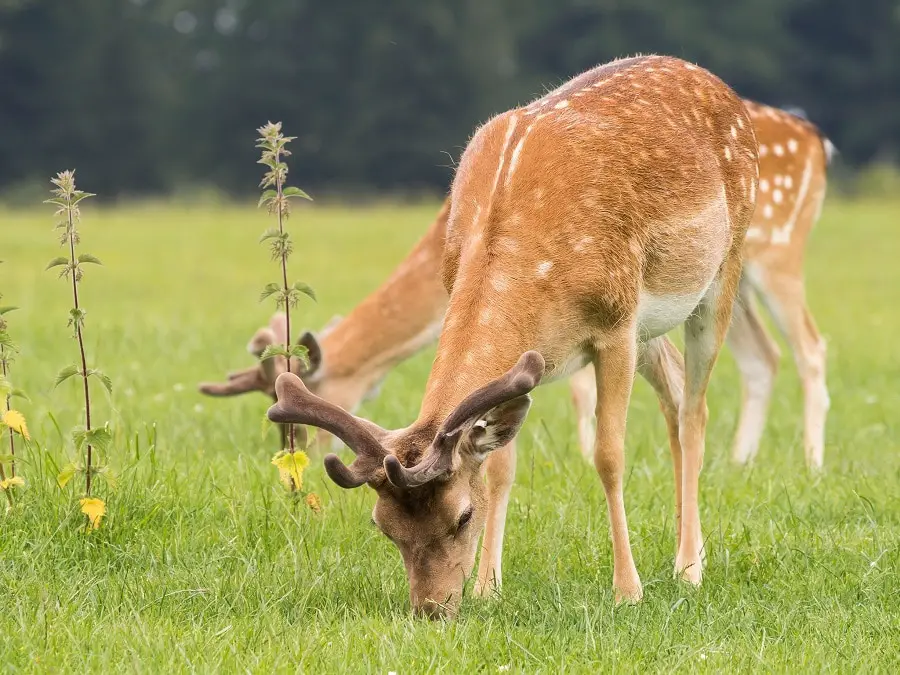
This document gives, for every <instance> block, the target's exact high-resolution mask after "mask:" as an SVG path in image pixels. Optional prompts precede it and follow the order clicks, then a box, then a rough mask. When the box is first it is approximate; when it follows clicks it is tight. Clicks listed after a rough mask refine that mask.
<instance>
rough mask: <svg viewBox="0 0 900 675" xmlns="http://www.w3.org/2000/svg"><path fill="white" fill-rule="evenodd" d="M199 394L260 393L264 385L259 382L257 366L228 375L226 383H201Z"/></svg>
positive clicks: (232, 394)
mask: <svg viewBox="0 0 900 675" xmlns="http://www.w3.org/2000/svg"><path fill="white" fill-rule="evenodd" d="M199 388H200V392H201V393H203V394H206V395H207V396H237V395H238V394H246V393H247V392H250V391H262V390H263V389H264V383H263V382H261V381H260V371H259V367H258V366H254V367H253V368H246V369H244V370H239V371H237V372H234V373H228V381H227V382H203V383H201V384H200V387H199Z"/></svg>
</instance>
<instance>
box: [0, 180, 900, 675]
mask: <svg viewBox="0 0 900 675" xmlns="http://www.w3.org/2000/svg"><path fill="white" fill-rule="evenodd" d="M85 187H88V188H89V186H85ZM437 208H438V204H437V203H427V204H422V205H417V206H404V207H398V206H391V205H376V206H371V207H368V208H365V209H363V208H355V209H354V208H340V207H337V206H318V205H314V206H312V207H310V208H298V209H297V210H296V212H295V214H294V216H293V217H292V219H291V221H290V223H289V225H290V228H291V230H292V232H293V233H294V237H295V241H297V242H298V245H297V251H296V252H295V254H294V256H293V258H292V261H291V276H292V278H294V279H302V280H304V281H306V282H308V283H310V284H311V285H312V286H313V287H315V288H316V290H317V291H318V296H319V299H318V303H313V302H311V301H306V300H304V301H303V302H302V303H301V307H300V309H299V310H298V311H297V315H296V316H297V318H295V321H294V323H295V325H296V326H298V327H299V328H303V327H307V328H313V329H318V328H320V327H321V326H323V325H324V324H325V323H326V322H327V321H328V320H329V319H330V318H331V317H332V315H334V314H336V313H346V312H347V311H348V310H349V309H350V308H351V307H352V306H353V305H354V304H355V303H356V302H357V301H358V300H360V299H362V298H363V297H364V296H365V294H367V293H368V292H369V291H371V290H372V289H374V288H375V287H376V286H377V285H378V284H379V283H380V282H381V281H382V280H383V279H384V278H385V276H386V275H387V274H388V273H389V272H390V271H391V270H392V269H393V267H394V266H395V265H396V264H397V263H398V262H399V261H400V260H401V259H402V258H403V257H404V256H405V254H406V252H407V251H408V250H409V248H410V247H411V246H412V244H413V242H414V241H415V240H416V239H417V238H418V237H419V236H420V235H421V234H422V233H423V232H424V231H425V228H426V227H427V226H428V225H429V223H430V222H431V221H432V219H433V218H434V215H435V214H436V212H437ZM898 214H900V203H897V202H844V201H839V200H831V201H829V202H828V203H827V204H826V206H825V209H824V212H823V216H822V219H821V221H820V222H819V225H818V227H817V229H816V231H815V233H814V235H813V240H812V243H811V245H810V250H809V255H808V263H807V270H808V292H809V297H810V305H811V307H812V309H813V312H814V313H815V316H816V319H817V322H818V324H819V326H820V328H821V330H822V332H823V334H824V335H825V336H826V338H827V340H828V345H829V352H828V366H829V372H828V380H829V386H830V392H831V399H832V407H831V413H830V417H829V420H828V427H827V445H826V453H825V466H826V470H825V472H824V473H822V474H820V475H810V474H809V473H807V471H806V470H805V467H804V462H803V450H802V443H801V425H800V419H799V414H800V411H801V408H802V403H801V397H800V389H799V385H798V382H797V378H796V375H795V373H794V369H793V364H792V362H791V357H790V354H789V353H788V352H787V349H786V347H783V349H782V351H783V356H782V362H781V371H780V373H779V377H778V382H777V386H776V392H775V396H774V400H773V404H772V411H771V416H770V422H769V426H768V428H767V431H766V434H765V437H764V440H763V445H762V449H761V451H760V455H759V457H758V459H757V461H756V464H755V465H754V466H753V467H752V468H749V469H738V468H736V467H735V466H733V465H732V464H731V462H730V442H731V435H732V433H733V431H734V428H735V426H736V415H737V411H738V402H739V398H740V388H739V384H738V379H737V373H736V370H735V368H734V364H733V361H732V359H731V356H730V355H729V354H728V353H727V352H726V353H725V354H724V355H723V357H722V358H721V360H720V362H719V364H718V366H717V368H716V371H715V374H714V378H713V383H712V388H711V394H710V401H709V403H710V428H709V433H708V438H707V454H706V460H705V465H704V472H703V475H702V477H701V489H702V492H701V514H702V518H703V525H704V535H705V536H706V538H707V544H706V545H707V552H708V567H707V571H706V574H705V578H704V584H703V586H702V587H701V588H699V589H692V588H690V587H688V586H686V585H684V584H682V583H679V582H677V581H675V580H673V579H672V566H673V559H674V552H675V551H674V549H675V540H674V532H673V522H672V516H673V488H672V472H671V467H670V459H669V451H668V447H667V444H666V433H665V425H664V423H663V420H662V416H661V414H660V413H659V411H658V408H657V404H656V401H655V398H654V396H653V395H652V392H651V391H650V388H649V387H648V386H647V385H646V384H645V383H644V382H642V381H639V382H638V383H637V384H636V387H635V394H634V398H633V402H632V406H631V409H630V413H629V420H628V423H629V428H628V439H627V453H626V456H627V465H628V468H627V476H628V477H627V487H626V493H625V495H626V505H627V509H628V516H629V525H630V530H631V536H632V545H633V548H634V554H635V559H636V562H637V566H638V570H639V572H640V574H641V577H642V580H643V582H644V591H645V599H644V601H643V602H642V603H641V604H640V605H637V606H622V607H618V608H617V607H615V606H614V603H613V595H612V591H611V579H612V559H611V550H610V542H609V536H608V526H607V516H606V506H605V503H604V497H603V491H602V489H601V486H600V483H599V480H598V479H597V476H596V472H595V471H594V469H593V467H590V466H588V465H587V464H586V463H585V462H584V461H583V460H582V459H581V456H580V454H579V451H578V449H577V440H576V433H575V431H576V430H575V425H574V414H573V411H572V410H571V406H570V405H569V395H568V389H567V386H566V385H565V384H563V383H557V384H553V385H550V386H548V387H544V388H541V389H539V390H538V391H537V392H536V395H535V401H536V402H535V405H534V407H533V408H532V412H531V413H530V415H529V418H528V421H527V422H526V425H525V427H524V429H523V431H522V433H521V434H520V435H519V463H518V473H517V484H516V486H515V487H514V489H513V493H512V503H511V506H510V512H509V523H508V526H507V535H506V548H505V555H504V586H503V588H502V591H501V592H500V593H499V594H498V595H497V597H494V598H492V599H490V600H478V599H475V598H472V597H466V599H465V600H464V605H463V609H462V612H461V615H460V617H459V618H458V620H456V621H454V622H446V623H445V622H428V621H424V620H417V619H414V618H412V617H411V616H409V601H408V597H407V585H406V579H405V574H404V570H403V566H402V564H401V561H400V557H399V555H398V553H397V552H396V550H395V549H394V547H393V545H392V544H391V543H390V542H389V541H387V540H386V539H385V538H384V537H383V536H381V535H380V534H379V533H378V532H377V531H376V530H375V528H374V527H372V525H371V524H370V521H369V515H370V510H371V506H372V503H373V499H374V495H373V494H372V492H371V491H369V490H368V489H359V490H353V491H344V490H341V489H340V488H337V487H336V486H335V485H334V484H332V483H330V481H329V480H328V479H327V476H326V475H325V473H324V470H323V469H322V466H321V461H320V457H319V456H318V455H316V454H313V456H312V463H311V466H310V468H309V469H308V470H307V472H306V476H305V483H306V487H307V489H309V490H311V491H314V492H316V493H317V494H319V495H320V496H321V498H322V502H323V504H322V511H321V513H319V514H316V513H313V512H312V511H311V510H309V509H307V508H306V507H305V506H303V505H302V504H300V505H294V504H293V503H292V502H291V500H290V499H289V498H288V497H287V495H286V493H285V491H284V490H283V488H282V487H281V485H280V484H279V482H278V480H277V472H276V470H275V468H274V467H273V466H272V465H271V463H270V458H271V456H272V454H273V453H274V451H275V450H276V449H277V448H276V445H277V441H276V438H275V437H276V434H275V432H274V430H273V431H270V432H269V433H268V435H264V434H263V427H262V419H263V415H264V412H265V409H266V407H267V405H268V400H267V399H266V398H264V397H263V396H262V395H258V394H254V395H248V396H245V397H241V398H236V399H218V400H215V399H209V398H204V397H202V396H201V395H200V394H199V393H197V390H196V385H197V383H198V382H200V381H203V380H215V379H219V378H220V377H221V376H222V375H224V373H225V372H226V371H228V370H231V369H236V368H238V367H244V366H250V365H252V363H253V360H252V357H251V356H250V355H249V354H247V353H246V351H245V345H246V343H247V340H248V339H249V337H250V336H251V334H252V333H253V331H254V330H255V329H256V328H257V327H258V326H261V325H263V324H264V323H265V322H266V321H267V320H268V317H269V315H270V313H271V306H270V305H268V304H264V305H260V304H259V303H258V302H257V298H258V295H259V291H260V289H261V288H262V286H263V285H264V284H265V283H266V282H269V281H273V280H275V279H277V278H278V272H277V269H276V267H275V266H274V265H273V264H272V263H270V262H269V260H268V254H267V251H266V250H265V249H264V248H263V247H261V246H258V245H257V244H256V242H257V239H258V237H259V235H260V233H261V232H262V231H263V230H264V229H265V228H266V227H269V226H270V225H271V222H270V221H269V219H267V218H266V216H265V214H264V213H263V212H261V211H257V210H255V209H253V208H252V207H242V206H202V205H198V206H186V205H183V204H175V203H171V204H150V205H133V206H118V207H103V208H96V207H95V208H87V209H85V214H84V222H83V224H82V227H81V232H82V239H83V246H84V249H85V250H87V251H90V252H91V253H93V254H95V255H96V256H98V257H99V258H100V259H102V260H103V262H104V267H102V268H91V269H90V273H89V275H88V276H87V277H86V278H85V281H84V283H83V284H82V289H81V293H82V301H83V304H84V306H85V307H86V308H87V311H88V319H87V324H86V332H85V338H86V346H87V348H88V352H89V361H92V362H96V363H97V365H98V366H100V367H102V368H103V369H104V371H105V372H106V373H107V374H108V375H109V376H110V377H111V378H112V380H113V382H114V385H115V388H114V389H113V393H112V394H111V395H110V396H107V395H106V393H105V392H104V391H103V390H102V388H100V387H97V386H95V388H94V391H95V410H96V411H95V417H96V419H98V420H106V419H108V420H110V421H111V424H112V428H113V430H114V444H113V447H112V449H111V451H110V452H109V463H110V464H111V465H112V466H113V467H114V468H115V469H116V470H117V472H118V474H119V486H118V489H117V490H116V491H115V492H108V493H107V492H106V488H101V489H100V491H101V493H102V494H103V496H104V497H105V498H106V501H107V504H108V507H109V512H108V517H107V518H106V519H105V520H104V523H103V526H102V528H101V529H99V530H97V531H95V532H93V533H91V534H89V535H86V534H85V533H84V532H83V527H82V525H83V516H81V514H80V513H79V510H78V504H77V499H76V496H77V495H76V492H75V491H74V488H73V487H69V488H67V489H66V490H64V491H60V490H59V488H57V487H56V484H55V480H54V476H55V474H56V468H57V467H58V466H60V465H61V464H63V463H65V461H67V458H68V457H70V456H71V454H72V453H73V449H72V448H71V442H70V441H69V440H68V437H67V433H66V431H65V430H67V429H69V428H71V427H72V426H73V425H75V424H77V423H78V422H79V416H80V414H81V413H80V410H81V408H80V398H79V394H80V392H79V389H78V385H77V384H76V383H75V382H74V381H72V382H66V383H63V384H62V385H61V386H59V387H58V388H54V386H53V383H54V377H55V375H56V373H57V371H58V370H59V369H60V368H61V367H63V366H65V365H67V364H69V363H71V362H73V361H74V360H75V355H76V344H75V342H74V341H73V340H72V339H71V337H70V331H69V329H67V328H66V319H67V312H68V308H69V306H70V295H69V292H68V289H67V287H66V285H65V284H64V283H63V282H61V281H58V280H57V279H56V274H55V273H53V272H45V271H43V270H44V266H45V265H46V263H47V261H48V260H50V259H51V258H53V257H54V256H56V255H59V252H58V249H57V245H56V239H55V235H54V233H53V231H52V226H53V219H52V213H51V210H50V209H49V208H45V209H42V210H38V209H35V210H29V211H0V259H2V260H4V261H5V262H4V263H3V264H2V265H0V290H2V292H3V294H4V296H5V297H4V302H7V303H10V304H15V305H18V306H20V307H21V309H20V310H19V311H17V312H15V313H12V314H9V315H8V318H9V321H10V332H11V334H12V335H13V336H14V337H15V338H16V339H17V341H18V342H19V343H20V344H21V346H22V348H23V349H22V354H21V356H20V358H19V359H18V361H17V363H16V371H15V372H16V375H17V377H16V380H17V384H18V385H19V386H21V387H23V388H24V389H26V390H27V391H28V392H29V393H30V395H31V398H32V401H31V402H30V403H24V404H23V405H22V406H21V409H22V412H23V413H24V414H25V416H26V417H27V419H28V422H29V426H30V428H31V433H32V436H33V437H34V439H35V444H34V445H33V446H32V448H31V449H30V450H25V449H23V450H21V451H20V452H21V456H22V461H21V462H20V465H19V468H20V472H21V474H22V475H24V476H25V478H26V481H27V485H26V489H24V490H23V491H20V492H19V495H20V500H19V504H18V506H17V507H16V508H15V509H13V510H12V511H10V512H8V513H6V514H5V515H3V514H0V670H3V671H4V672H13V673H18V672H89V671H93V672H125V671H132V672H157V673H162V672H167V673H178V672H235V671H243V672H310V673H312V672H376V673H377V672H380V673H387V672H390V671H393V672H396V673H420V672H446V673H462V672H486V673H491V672H505V671H508V672H528V673H536V672H560V671H569V672H610V671H616V672H630V671H638V672H647V671H652V672H660V671H665V672H672V671H691V672H693V671H700V672H705V671H709V672H722V671H728V672H735V671H764V672H798V671H806V672H810V671H812V672H898V670H900V426H898V424H900V422H898V418H897V411H898V410H900V387H898V386H897V382H898V378H900V348H898V346H897V334H898V331H900V312H898V311H897V308H898V306H900V263H898V261H900V232H898V229H897V226H898ZM781 344H782V346H783V344H784V343H783V342H782V343H781ZM432 356H433V349H429V350H426V351H425V352H423V353H421V354H419V355H418V356H416V357H414V358H413V359H411V360H410V361H408V362H407V363H405V364H403V365H402V366H401V367H399V368H398V369H396V370H395V371H394V372H393V373H392V374H391V375H390V376H389V377H388V379H387V380H386V381H385V383H384V386H383V388H382V391H381V395H380V397H379V398H378V399H376V400H374V401H369V402H367V403H365V404H364V406H363V408H362V410H361V413H360V414H362V415H365V416H367V417H370V418H371V419H373V420H375V421H377V422H379V423H380V424H382V425H383V426H386V427H399V426H403V425H405V424H407V423H408V422H409V421H411V420H412V419H413V418H414V416H415V413H416V411H417V410H418V405H419V402H420V397H421V394H422V390H423V387H424V382H425V378H426V375H427V372H428V368H429V365H430V362H431V358H432ZM343 452H344V453H345V455H349V451H346V450H344V451H343ZM345 459H346V456H345Z"/></svg>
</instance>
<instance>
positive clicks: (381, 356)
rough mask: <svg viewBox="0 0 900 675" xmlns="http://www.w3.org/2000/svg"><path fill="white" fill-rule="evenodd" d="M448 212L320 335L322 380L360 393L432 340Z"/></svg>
mask: <svg viewBox="0 0 900 675" xmlns="http://www.w3.org/2000/svg"><path fill="white" fill-rule="evenodd" d="M448 211H449V208H448V205H447V204H445V205H444V208H443V209H442V210H441V212H440V213H439V214H438V217H437V219H436V220H435V222H434V223H433V224H432V225H431V227H430V228H429V230H428V231H427V232H426V233H425V235H424V236H423V237H422V239H421V240H419V242H418V243H417V244H416V246H415V247H414V248H413V250H412V251H411V252H410V253H409V255H408V256H407V257H406V259H405V260H404V261H403V262H402V263H400V265H399V266H398V267H397V269H396V270H395V271H394V273H393V274H391V276H390V277H389V278H388V279H387V281H385V282H384V283H383V284H382V285H381V286H380V287H379V288H378V289H377V290H376V291H375V292H373V293H372V294H371V295H369V296H368V297H367V298H366V299H365V300H363V301H362V302H361V303H360V304H359V305H358V306H357V307H356V308H354V309H353V311H352V312H350V314H348V315H347V317H346V318H345V319H343V320H342V321H341V322H340V323H338V324H337V325H336V326H335V327H334V328H333V329H332V330H331V331H329V332H328V334H327V335H325V336H324V337H323V339H322V351H323V357H324V358H323V362H324V364H325V370H324V376H325V377H326V378H328V379H329V380H343V381H352V382H353V383H354V384H355V388H357V389H359V390H361V391H362V392H363V394H364V393H365V392H366V391H368V389H369V388H370V387H371V386H373V385H375V384H376V383H377V382H378V381H379V380H380V379H381V378H383V377H384V376H385V375H386V374H387V372H388V371H389V370H390V369H391V368H393V367H394V366H396V365H397V364H398V363H400V362H402V361H404V360H405V359H407V358H409V357H410V356H412V355H413V354H415V353H416V352H418V351H420V350H421V349H423V348H425V347H427V346H428V345H429V344H431V343H432V342H434V340H435V339H437V337H438V335H439V333H440V329H441V323H442V321H443V317H444V312H445V311H446V308H447V292H446V290H445V289H444V287H443V284H442V283H441V280H440V267H441V257H442V255H443V246H444V235H445V232H446V226H447V212H448ZM357 402H358V401H357Z"/></svg>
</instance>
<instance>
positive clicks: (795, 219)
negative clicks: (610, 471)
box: [571, 101, 832, 469]
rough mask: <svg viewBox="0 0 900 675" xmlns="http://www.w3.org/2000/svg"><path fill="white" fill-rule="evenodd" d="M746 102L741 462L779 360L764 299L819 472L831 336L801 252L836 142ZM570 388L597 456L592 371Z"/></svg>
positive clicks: (736, 454)
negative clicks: (823, 329) (754, 168)
mask: <svg viewBox="0 0 900 675" xmlns="http://www.w3.org/2000/svg"><path fill="white" fill-rule="evenodd" d="M744 104H745V105H746V107H747V110H748V112H749V113H750V119H751V120H752V121H753V126H754V129H755V130H756V139H757V142H758V143H759V196H758V199H757V204H756V211H755V212H754V216H753V220H752V222H751V224H750V227H749V229H748V230H747V238H746V240H745V243H744V273H743V276H742V278H741V284H740V287H739V291H738V300H737V303H736V305H735V308H734V315H733V318H732V324H731V329H730V330H729V333H728V345H729V347H730V348H731V351H732V353H733V354H734V357H735V360H736V362H737V366H738V370H739V372H740V374H741V377H742V380H743V390H744V391H743V404H742V408H741V416H740V422H739V424H738V429H737V433H736V435H735V439H734V444H733V452H732V456H733V458H734V460H735V461H736V462H738V463H741V464H744V463H746V462H748V461H750V460H752V459H753V458H754V457H755V456H756V453H757V450H758V449H759V443H760V439H761V437H762V433H763V429H764V427H765V421H766V414H767V410H768V406H769V399H770V398H771V395H772V387H773V385H774V381H775V373H776V369H777V365H778V360H779V358H780V353H779V350H778V346H777V344H776V343H775V341H774V340H773V339H772V338H771V337H770V335H769V334H768V332H767V331H766V329H765V326H764V324H763V322H762V320H761V318H760V315H759V312H758V310H757V307H756V298H755V296H756V295H759V296H761V297H762V299H763V302H764V303H765V305H766V306H767V308H768V309H769V311H770V312H771V314H772V316H773V317H774V319H775V322H776V325H777V326H778V327H779V329H780V330H781V332H782V333H783V335H784V336H785V338H786V340H787V342H788V344H789V346H790V348H791V351H792V352H793V354H794V360H795V362H796V365H797V370H798V372H799V375H800V380H801V383H802V385H803V394H804V402H805V406H804V407H805V409H804V448H805V455H806V462H807V465H808V466H809V467H810V468H812V469H820V468H821V467H822V462H823V454H824V444H825V416H826V413H827V410H828V391H827V389H826V386H825V341H824V340H823V339H822V337H821V336H820V335H819V331H818V330H817V328H816V324H815V321H814V320H813V317H812V314H811V313H810V311H809V308H808V307H807V306H806V297H805V290H804V280H803V258H804V252H805V249H806V243H807V240H808V238H809V235H810V232H811V231H812V228H813V226H814V225H815V223H816V221H817V220H818V218H819V214H820V211H821V208H822V202H823V199H824V197H825V186H826V170H827V165H828V163H829V160H830V158H831V153H832V145H831V143H830V142H829V141H828V140H827V139H825V138H824V137H823V136H822V135H821V132H820V131H819V130H818V129H817V128H816V127H815V126H813V125H812V124H810V123H809V122H807V121H806V120H803V119H800V118H798V117H796V116H794V115H791V114H789V113H787V112H784V111H782V110H778V109H776V108H771V107H769V106H765V105H761V104H759V103H753V102H752V101H744ZM673 358H674V355H673ZM571 387H572V398H573V401H574V403H575V408H576V412H577V416H578V429H579V440H580V445H581V450H582V453H583V454H584V456H585V458H586V459H590V457H591V454H592V449H593V437H594V428H593V427H594V407H595V401H596V394H595V392H596V385H595V383H594V373H593V371H592V370H591V369H590V368H585V369H583V370H581V371H579V372H578V373H576V374H575V375H573V377H572V379H571ZM671 415H674V413H670V417H671Z"/></svg>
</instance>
